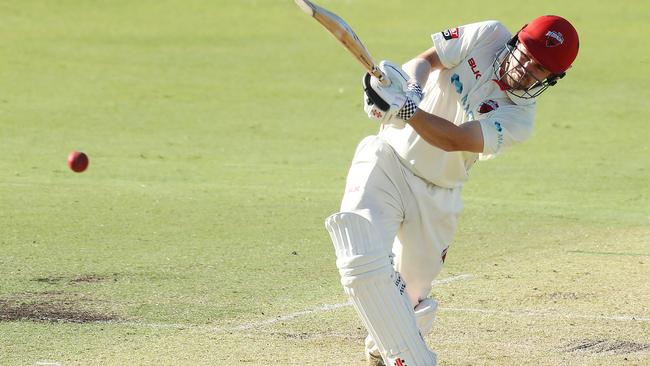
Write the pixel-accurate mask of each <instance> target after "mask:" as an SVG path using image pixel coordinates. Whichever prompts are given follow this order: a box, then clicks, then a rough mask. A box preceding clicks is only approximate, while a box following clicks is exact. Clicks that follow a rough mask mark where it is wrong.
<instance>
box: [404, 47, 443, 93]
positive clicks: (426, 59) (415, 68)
mask: <svg viewBox="0 0 650 366" xmlns="http://www.w3.org/2000/svg"><path fill="white" fill-rule="evenodd" d="M443 67H444V66H443V65H442V62H440V57H438V52H437V51H436V48H435V47H431V48H429V49H428V50H426V51H424V52H422V53H421V54H419V55H418V56H416V57H415V58H413V59H412V60H410V61H409V62H407V63H405V64H404V65H402V69H403V70H404V71H405V72H406V73H407V74H409V75H410V76H411V77H412V78H413V79H415V80H417V82H418V84H420V85H421V86H422V87H424V85H425V84H426V82H427V79H428V78H429V74H430V73H431V72H432V71H435V70H440V69H442V68H443Z"/></svg>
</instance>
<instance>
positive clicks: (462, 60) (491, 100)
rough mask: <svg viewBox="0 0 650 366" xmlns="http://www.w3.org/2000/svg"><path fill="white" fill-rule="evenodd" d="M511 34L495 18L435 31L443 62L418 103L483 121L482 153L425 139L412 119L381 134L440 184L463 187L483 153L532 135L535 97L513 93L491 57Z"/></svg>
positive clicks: (459, 118)
mask: <svg viewBox="0 0 650 366" xmlns="http://www.w3.org/2000/svg"><path fill="white" fill-rule="evenodd" d="M511 37H512V35H511V34H510V32H509V31H508V30H507V29H506V28H505V27H504V26H503V25H502V24H501V23H499V22H497V21H486V22H480V23H474V24H468V25H464V26H460V27H458V28H453V29H449V30H446V31H444V32H440V33H435V34H433V35H432V36H431V38H432V39H433V44H434V46H435V48H436V51H437V53H438V56H439V57H440V61H441V62H442V64H443V65H444V67H445V68H444V69H443V70H440V71H435V72H433V73H431V75H430V76H429V79H428V81H427V84H426V86H425V88H424V93H425V97H424V99H423V100H422V102H421V103H420V105H419V107H420V109H422V110H424V111H426V112H429V113H432V114H435V115H437V116H439V117H442V118H445V119H447V120H449V121H451V122H453V123H454V124H456V125H461V124H463V123H465V122H468V121H475V120H478V121H480V123H481V129H482V131H483V139H484V143H483V146H484V148H483V153H481V154H477V153H472V152H466V151H454V152H446V151H444V150H442V149H439V148H437V147H435V146H433V145H431V144H429V143H428V142H426V141H425V140H424V139H422V138H421V137H420V136H419V135H418V134H417V133H416V132H415V131H414V130H413V128H412V127H411V126H410V125H408V124H407V125H406V127H404V128H402V129H397V128H394V127H387V128H384V129H383V130H382V131H381V132H380V133H379V136H380V137H382V138H383V139H384V140H386V141H387V142H388V143H389V144H390V145H391V146H392V147H393V149H394V150H395V151H396V152H397V154H398V155H399V156H400V158H401V160H402V162H403V163H404V164H405V165H406V166H407V167H409V168H410V169H411V170H412V171H413V173H415V174H416V175H418V176H419V177H421V178H423V179H425V180H427V181H429V182H431V183H433V184H435V185H437V186H440V187H446V188H454V187H459V186H462V184H463V183H464V182H465V181H466V180H467V178H468V172H469V169H470V168H471V167H472V165H473V164H474V163H475V162H476V161H477V160H478V159H479V158H480V159H481V160H484V159H490V158H493V157H495V156H496V155H497V154H499V153H501V152H503V151H504V149H506V148H507V147H509V146H512V145H514V144H516V143H518V142H522V141H524V140H526V139H527V138H528V137H529V136H530V135H531V133H532V130H533V120H534V117H535V100H534V99H521V98H517V97H514V96H511V95H509V94H508V93H506V92H505V91H503V90H502V89H501V87H500V86H499V84H498V83H497V82H496V81H495V80H494V79H495V76H494V72H493V67H492V63H493V62H494V59H495V57H496V56H497V54H498V53H499V52H504V46H505V45H506V43H507V42H508V40H510V38H511Z"/></svg>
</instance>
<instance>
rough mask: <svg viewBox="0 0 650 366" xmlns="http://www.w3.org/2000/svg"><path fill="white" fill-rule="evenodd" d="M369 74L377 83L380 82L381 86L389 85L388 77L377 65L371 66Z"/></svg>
mask: <svg viewBox="0 0 650 366" xmlns="http://www.w3.org/2000/svg"><path fill="white" fill-rule="evenodd" d="M370 74H371V75H372V76H374V77H376V78H377V80H379V84H381V86H390V79H389V78H387V77H386V75H385V74H384V73H383V72H382V71H381V70H379V68H378V67H377V66H373V67H372V71H370Z"/></svg>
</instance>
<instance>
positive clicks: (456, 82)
mask: <svg viewBox="0 0 650 366" xmlns="http://www.w3.org/2000/svg"><path fill="white" fill-rule="evenodd" d="M451 83H452V84H453V85H454V88H456V93H458V94H460V93H462V92H463V83H461V82H460V76H458V74H453V75H452V76H451Z"/></svg>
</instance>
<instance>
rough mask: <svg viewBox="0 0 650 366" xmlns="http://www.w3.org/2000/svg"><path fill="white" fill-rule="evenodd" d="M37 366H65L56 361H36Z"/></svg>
mask: <svg viewBox="0 0 650 366" xmlns="http://www.w3.org/2000/svg"><path fill="white" fill-rule="evenodd" d="M35 365H41V366H61V365H63V364H62V363H61V362H56V361H36V363H35Z"/></svg>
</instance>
